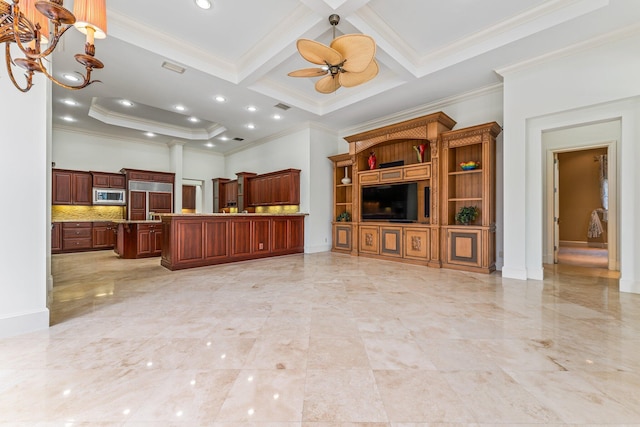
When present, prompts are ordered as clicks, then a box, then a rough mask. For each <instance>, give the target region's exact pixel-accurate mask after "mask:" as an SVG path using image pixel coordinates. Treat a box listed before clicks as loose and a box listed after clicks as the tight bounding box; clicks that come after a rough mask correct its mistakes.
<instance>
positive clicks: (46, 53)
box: [26, 23, 73, 59]
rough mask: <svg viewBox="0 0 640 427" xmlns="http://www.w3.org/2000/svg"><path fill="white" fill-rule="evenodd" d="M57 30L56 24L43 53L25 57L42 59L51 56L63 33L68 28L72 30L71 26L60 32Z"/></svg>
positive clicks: (57, 25)
mask: <svg viewBox="0 0 640 427" xmlns="http://www.w3.org/2000/svg"><path fill="white" fill-rule="evenodd" d="M58 28H59V24H57V23H56V24H55V30H54V32H53V37H52V38H51V40H50V41H49V47H48V48H47V49H46V50H45V51H44V52H40V53H39V54H33V53H31V54H29V53H27V54H26V55H27V56H28V57H29V58H31V59H42V58H44V57H47V56H49V55H51V53H53V51H54V49H55V48H56V46H58V42H59V41H60V39H61V38H62V36H63V35H64V33H66V32H67V30H68V29H69V28H73V25H68V26H66V27H65V28H63V29H62V30H61V31H60V32H58ZM36 43H40V42H39V41H37V42H36ZM38 50H39V49H38Z"/></svg>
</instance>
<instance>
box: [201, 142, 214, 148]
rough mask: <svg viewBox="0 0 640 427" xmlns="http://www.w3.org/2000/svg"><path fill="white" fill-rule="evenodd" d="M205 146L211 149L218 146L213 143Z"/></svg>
mask: <svg viewBox="0 0 640 427" xmlns="http://www.w3.org/2000/svg"><path fill="white" fill-rule="evenodd" d="M204 145H206V146H207V147H209V148H213V147H215V146H216V144H213V143H211V142H207V143H206V144H204Z"/></svg>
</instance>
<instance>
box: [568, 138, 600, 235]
mask: <svg viewBox="0 0 640 427" xmlns="http://www.w3.org/2000/svg"><path fill="white" fill-rule="evenodd" d="M602 154H607V149H606V148H596V149H592V150H580V151H570V152H566V153H559V154H558V161H559V165H560V167H559V181H560V182H559V192H560V193H559V195H560V203H559V205H560V206H559V208H560V242H561V244H562V243H565V242H589V243H605V242H606V241H607V240H606V231H605V233H603V234H602V235H601V236H600V237H598V238H592V239H589V238H587V231H588V229H589V221H590V219H591V212H592V211H593V210H594V209H596V208H600V207H602V202H601V200H600V164H599V162H597V161H595V160H594V157H595V156H599V155H602ZM602 226H603V228H604V229H605V230H606V222H603V223H602Z"/></svg>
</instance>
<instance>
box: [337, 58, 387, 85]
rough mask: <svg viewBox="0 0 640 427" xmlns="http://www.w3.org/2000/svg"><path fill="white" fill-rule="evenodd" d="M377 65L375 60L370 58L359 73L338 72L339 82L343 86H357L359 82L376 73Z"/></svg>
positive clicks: (369, 78)
mask: <svg viewBox="0 0 640 427" xmlns="http://www.w3.org/2000/svg"><path fill="white" fill-rule="evenodd" d="M378 71H379V67H378V63H377V62H376V60H375V59H374V60H372V61H371V63H370V64H369V66H368V67H367V68H366V69H365V70H364V71H363V72H361V73H349V72H346V73H340V74H339V77H338V78H339V80H340V84H341V85H342V86H344V87H353V86H358V85H359V84H362V83H365V82H368V81H369V80H371V79H372V78H374V77H375V76H377V75H378Z"/></svg>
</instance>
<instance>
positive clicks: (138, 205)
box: [129, 191, 147, 221]
mask: <svg viewBox="0 0 640 427" xmlns="http://www.w3.org/2000/svg"><path fill="white" fill-rule="evenodd" d="M129 211H130V212H129V219H131V220H134V221H139V220H145V219H147V193H146V192H144V191H131V192H130V194H129Z"/></svg>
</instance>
